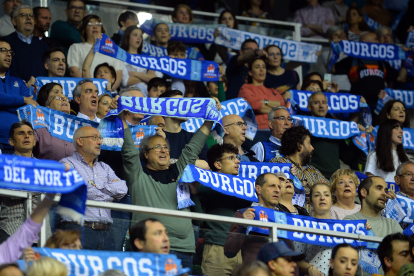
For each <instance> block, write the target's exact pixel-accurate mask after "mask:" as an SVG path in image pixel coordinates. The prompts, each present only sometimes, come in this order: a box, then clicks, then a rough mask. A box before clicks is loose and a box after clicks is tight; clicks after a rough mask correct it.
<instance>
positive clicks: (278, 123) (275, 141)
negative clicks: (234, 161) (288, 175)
mask: <svg viewBox="0 0 414 276" xmlns="http://www.w3.org/2000/svg"><path fill="white" fill-rule="evenodd" d="M268 125H269V129H270V131H271V134H272V135H271V136H270V137H269V140H268V141H262V142H258V143H256V144H255V145H254V146H253V147H252V149H251V150H252V151H254V153H255V154H256V155H255V156H254V157H256V158H257V159H258V160H259V161H260V162H269V161H270V160H271V159H273V158H275V156H280V155H279V149H280V146H281V144H280V139H282V135H283V133H284V132H285V130H287V129H289V128H291V127H292V118H291V117H290V114H289V112H288V111H287V108H286V107H284V106H277V107H273V108H272V110H270V112H269V117H268Z"/></svg>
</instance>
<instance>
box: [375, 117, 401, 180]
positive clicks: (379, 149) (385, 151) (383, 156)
mask: <svg viewBox="0 0 414 276" xmlns="http://www.w3.org/2000/svg"><path fill="white" fill-rule="evenodd" d="M396 127H401V128H402V126H401V123H400V122H398V121H397V120H393V119H391V120H386V121H385V122H383V123H382V124H381V125H380V126H379V129H378V135H377V143H376V151H375V152H376V154H377V167H378V168H379V169H381V170H383V171H385V172H393V171H395V170H396V169H397V168H395V166H394V162H393V157H392V142H391V136H392V130H393V129H394V128H396ZM397 155H398V159H399V161H400V162H401V163H402V162H405V161H408V157H407V155H406V154H405V151H404V148H403V145H402V144H400V145H398V146H397Z"/></svg>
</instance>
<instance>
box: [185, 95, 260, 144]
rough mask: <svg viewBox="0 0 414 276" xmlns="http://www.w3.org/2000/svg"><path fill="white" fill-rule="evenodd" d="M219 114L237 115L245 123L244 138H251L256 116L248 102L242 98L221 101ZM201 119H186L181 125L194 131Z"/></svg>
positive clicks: (200, 123) (253, 135)
mask: <svg viewBox="0 0 414 276" xmlns="http://www.w3.org/2000/svg"><path fill="white" fill-rule="evenodd" d="M220 113H221V116H222V117H224V116H227V115H233V114H235V115H239V116H240V117H241V118H242V119H243V121H244V122H245V123H246V124H247V129H246V138H247V139H250V140H253V139H254V137H255V136H256V132H257V128H258V125H257V122H256V116H255V115H254V111H253V108H252V107H251V106H250V104H249V103H248V102H247V101H246V100H245V99H242V98H237V99H232V100H228V101H224V102H221V110H220ZM203 122H204V120H203V119H188V120H187V121H186V122H184V123H182V124H181V127H182V128H183V129H184V130H186V131H188V132H196V131H197V130H198V129H199V128H200V126H201V125H202V124H203Z"/></svg>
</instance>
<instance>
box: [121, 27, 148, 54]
mask: <svg viewBox="0 0 414 276" xmlns="http://www.w3.org/2000/svg"><path fill="white" fill-rule="evenodd" d="M135 30H140V31H141V32H142V33H144V32H143V31H142V29H141V28H139V27H138V26H129V27H127V28H126V29H125V31H124V34H123V35H122V40H121V46H120V47H121V49H123V50H125V51H127V52H128V50H129V38H130V37H131V33H132V32H133V31H135ZM143 45H144V40H142V42H141V45H140V46H139V47H138V49H137V53H136V54H141V53H142V47H143Z"/></svg>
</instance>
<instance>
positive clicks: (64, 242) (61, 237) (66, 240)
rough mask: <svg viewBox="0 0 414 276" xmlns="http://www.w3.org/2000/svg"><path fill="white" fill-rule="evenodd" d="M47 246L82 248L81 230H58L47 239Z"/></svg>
mask: <svg viewBox="0 0 414 276" xmlns="http://www.w3.org/2000/svg"><path fill="white" fill-rule="evenodd" d="M45 247H48V248H60V249H76V250H80V249H82V243H81V232H79V231H77V230H58V231H56V232H55V233H54V234H53V235H52V236H51V237H50V238H49V239H48V240H47V241H46V244H45Z"/></svg>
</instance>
